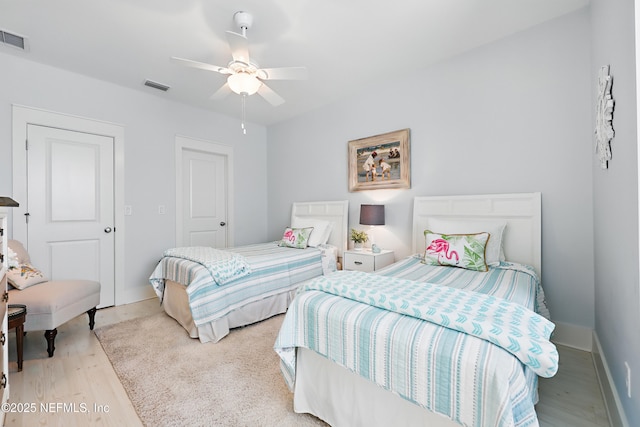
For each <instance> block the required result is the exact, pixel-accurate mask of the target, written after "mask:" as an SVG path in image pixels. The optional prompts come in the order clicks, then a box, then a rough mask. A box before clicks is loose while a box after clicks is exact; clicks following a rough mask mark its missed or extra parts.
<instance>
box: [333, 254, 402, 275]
mask: <svg viewBox="0 0 640 427" xmlns="http://www.w3.org/2000/svg"><path fill="white" fill-rule="evenodd" d="M394 261H395V255H394V253H393V251H390V250H383V249H380V252H379V253H373V252H372V251H370V250H360V251H353V250H350V251H344V255H343V256H342V268H343V269H344V270H358V271H364V272H372V271H376V270H379V269H381V268H382V267H386V266H387V265H389V264H392V263H393V262H394Z"/></svg>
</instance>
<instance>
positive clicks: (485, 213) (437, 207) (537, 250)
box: [413, 193, 542, 275]
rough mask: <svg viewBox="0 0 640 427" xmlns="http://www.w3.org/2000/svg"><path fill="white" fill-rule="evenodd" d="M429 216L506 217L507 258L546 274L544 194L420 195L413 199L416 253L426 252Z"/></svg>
mask: <svg viewBox="0 0 640 427" xmlns="http://www.w3.org/2000/svg"><path fill="white" fill-rule="evenodd" d="M429 217H439V218H447V219H502V220H506V221H507V227H506V228H505V232H504V235H503V239H502V243H503V248H504V253H505V258H506V259H507V261H513V262H519V263H522V264H528V265H531V266H533V267H534V268H535V269H536V272H537V273H538V274H539V275H540V274H542V211H541V195H540V193H516V194H488V195H476V196H433V197H416V198H414V199H413V251H414V253H420V252H422V251H424V230H425V229H427V222H428V218H429ZM434 231H437V230H434Z"/></svg>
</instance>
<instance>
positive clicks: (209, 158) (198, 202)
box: [179, 148, 228, 248]
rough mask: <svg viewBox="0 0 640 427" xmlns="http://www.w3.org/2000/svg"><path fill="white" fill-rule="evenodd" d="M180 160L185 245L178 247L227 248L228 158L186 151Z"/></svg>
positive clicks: (191, 150)
mask: <svg viewBox="0 0 640 427" xmlns="http://www.w3.org/2000/svg"><path fill="white" fill-rule="evenodd" d="M181 158H182V159H181V161H182V167H181V170H182V176H181V178H182V179H181V181H182V200H181V203H182V242H181V243H180V242H179V245H183V246H211V247H214V248H226V247H227V244H228V236H227V218H228V217H227V214H228V211H227V196H228V193H227V191H228V190H227V188H228V182H227V178H228V164H227V161H228V157H227V156H226V155H224V154H218V153H213V152H207V151H201V150H196V149H190V148H183V149H182V151H181ZM179 202H180V200H179Z"/></svg>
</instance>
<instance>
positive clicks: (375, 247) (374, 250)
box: [371, 243, 381, 254]
mask: <svg viewBox="0 0 640 427" xmlns="http://www.w3.org/2000/svg"><path fill="white" fill-rule="evenodd" d="M380 251H381V249H380V247H379V246H378V245H376V244H375V243H374V244H373V245H371V252H372V253H374V254H379V253H380Z"/></svg>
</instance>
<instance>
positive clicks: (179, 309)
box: [161, 201, 349, 342]
mask: <svg viewBox="0 0 640 427" xmlns="http://www.w3.org/2000/svg"><path fill="white" fill-rule="evenodd" d="M348 215H349V208H348V202H347V201H326V202H296V203H293V205H292V209H291V223H290V224H291V225H293V224H295V223H304V222H309V221H313V220H320V221H328V222H330V223H331V224H332V229H331V234H330V235H329V239H328V241H327V245H329V246H330V247H332V248H335V251H336V252H337V256H338V257H341V256H342V252H343V251H344V250H346V249H347V224H348ZM302 250H304V251H306V250H307V249H302ZM308 250H316V249H315V248H308ZM290 251H293V252H297V251H300V249H290ZM293 285H297V284H295V283H293ZM296 289H297V286H289V287H288V288H287V289H286V290H285V291H283V292H280V293H278V294H275V295H271V296H268V297H265V298H263V299H261V300H259V301H253V302H249V303H246V304H244V305H242V306H241V307H237V308H234V309H233V310H232V311H230V312H229V313H228V314H226V315H225V316H224V317H221V318H219V319H215V320H212V321H210V322H207V323H205V324H201V325H198V326H197V325H196V324H195V322H194V317H193V315H192V311H191V308H190V306H189V297H188V295H187V292H186V287H185V286H184V285H182V284H180V283H177V282H176V281H174V280H168V279H167V280H165V281H164V293H163V295H162V296H161V298H162V305H163V307H164V310H165V312H166V313H167V314H168V315H169V316H171V317H173V318H174V319H176V321H178V323H179V324H180V325H182V326H183V327H184V328H185V329H186V330H187V332H188V333H189V335H190V336H191V337H192V338H199V339H200V341H201V342H217V341H219V340H220V339H222V338H223V337H224V336H226V335H227V334H228V333H229V330H230V329H232V328H236V327H240V326H245V325H248V324H251V323H255V322H258V321H260V320H264V319H267V318H269V317H271V316H274V315H276V314H280V313H284V312H285V311H286V310H287V307H288V306H289V303H290V302H291V300H292V299H293V296H294V294H295V291H296Z"/></svg>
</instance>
